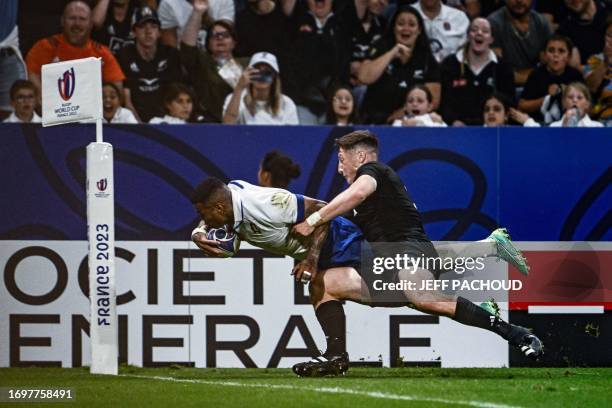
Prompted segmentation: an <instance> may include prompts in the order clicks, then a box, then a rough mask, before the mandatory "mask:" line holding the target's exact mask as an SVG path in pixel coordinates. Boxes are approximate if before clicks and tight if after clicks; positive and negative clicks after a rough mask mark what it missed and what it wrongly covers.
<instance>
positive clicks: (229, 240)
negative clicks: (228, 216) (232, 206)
mask: <svg viewBox="0 0 612 408" xmlns="http://www.w3.org/2000/svg"><path fill="white" fill-rule="evenodd" d="M206 238H207V239H209V240H211V241H217V242H218V243H219V249H220V250H221V251H222V252H223V255H222V256H223V257H225V258H230V257H232V256H234V255H235V254H236V252H238V249H239V248H240V238H238V235H237V234H236V233H235V232H233V231H228V230H227V229H226V228H211V229H209V230H208V231H207V232H206Z"/></svg>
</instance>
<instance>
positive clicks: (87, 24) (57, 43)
mask: <svg viewBox="0 0 612 408" xmlns="http://www.w3.org/2000/svg"><path fill="white" fill-rule="evenodd" d="M61 21H62V32H61V33H60V34H55V35H52V36H51V37H47V38H43V39H42V40H39V41H37V42H36V44H34V46H33V47H32V49H31V50H30V52H28V55H27V57H26V64H27V66H28V77H29V79H30V80H31V81H32V82H33V83H34V84H35V85H36V87H37V88H38V95H40V87H41V84H40V71H41V67H42V66H43V65H44V64H49V63H52V62H58V61H68V60H74V59H79V58H87V57H97V58H102V80H103V81H104V82H113V83H115V84H116V85H117V86H118V87H119V89H122V88H123V87H122V84H123V80H124V79H125V75H123V71H121V67H120V66H119V64H118V63H117V60H116V59H115V57H114V56H113V54H112V53H111V52H110V50H109V49H108V48H107V47H105V46H104V45H102V44H99V43H97V42H95V41H93V40H91V38H90V34H91V29H92V27H93V23H92V20H91V8H90V7H89V5H88V4H87V3H85V2H83V1H80V0H77V1H71V2H69V3H68V4H67V5H66V7H65V8H64V13H63V14H62V20H61Z"/></svg>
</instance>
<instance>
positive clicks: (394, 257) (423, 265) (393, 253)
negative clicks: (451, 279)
mask: <svg viewBox="0 0 612 408" xmlns="http://www.w3.org/2000/svg"><path fill="white" fill-rule="evenodd" d="M366 245H367V246H366ZM366 245H364V247H363V249H362V262H361V265H360V267H359V269H357V271H358V272H359V274H360V276H361V277H362V279H363V286H364V288H363V289H364V290H367V292H368V294H369V297H370V299H371V305H372V306H383V307H384V306H398V304H403V305H406V304H407V300H406V292H407V291H409V290H414V289H415V288H417V287H418V286H420V285H421V280H426V279H438V278H439V276H440V272H441V271H440V269H436V268H431V267H427V266H429V265H436V262H435V261H434V260H435V259H437V258H438V253H437V251H436V249H435V248H434V246H433V244H432V243H431V242H430V241H421V240H413V241H403V242H392V243H380V242H377V243H369V244H366ZM438 264H439V262H438ZM416 269H425V270H428V271H429V272H431V275H429V274H427V273H426V272H423V271H421V272H420V273H419V274H418V275H416V277H415V278H414V279H411V278H410V275H408V280H410V281H412V282H414V283H413V284H412V285H415V286H408V285H409V284H408V280H402V279H401V278H400V271H408V272H407V273H408V274H410V272H411V271H414V270H416ZM401 276H407V275H406V272H404V273H403V274H402V275H401ZM417 277H418V278H417ZM417 279H419V280H417ZM411 288H412V289H411Z"/></svg>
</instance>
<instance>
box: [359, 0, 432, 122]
mask: <svg viewBox="0 0 612 408" xmlns="http://www.w3.org/2000/svg"><path fill="white" fill-rule="evenodd" d="M359 80H360V81H361V82H363V83H365V84H368V90H367V91H366V94H365V97H364V101H363V105H362V107H361V108H362V112H363V114H362V117H364V118H365V123H386V122H387V119H388V118H389V116H390V115H391V114H392V113H393V112H394V111H395V110H396V109H398V108H399V109H402V106H403V105H404V102H405V100H406V92H407V91H408V89H409V88H411V87H412V86H413V85H414V84H417V83H425V85H427V87H428V88H429V90H430V92H431V94H432V104H433V109H434V110H435V109H437V107H438V104H439V101H440V67H439V66H438V63H437V62H436V60H435V58H434V57H433V55H432V54H431V50H430V48H429V41H428V39H427V34H425V32H424V31H423V20H422V19H421V15H420V14H419V12H418V11H417V10H416V9H414V8H413V7H411V6H401V7H399V8H398V9H397V12H396V13H395V15H394V16H393V18H392V19H391V22H390V24H389V29H388V30H387V32H386V33H385V36H384V37H383V38H381V39H380V40H379V41H378V42H377V43H376V44H375V45H374V47H373V49H372V52H371V55H370V59H368V60H365V61H364V62H363V64H362V65H361V67H360V68H359Z"/></svg>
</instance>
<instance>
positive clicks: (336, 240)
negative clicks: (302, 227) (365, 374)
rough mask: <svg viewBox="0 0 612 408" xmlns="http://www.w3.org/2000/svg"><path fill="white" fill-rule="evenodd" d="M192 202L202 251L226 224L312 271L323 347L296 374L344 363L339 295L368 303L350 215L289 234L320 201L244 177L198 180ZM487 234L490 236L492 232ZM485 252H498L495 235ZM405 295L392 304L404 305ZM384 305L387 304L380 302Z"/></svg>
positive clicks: (213, 247)
mask: <svg viewBox="0 0 612 408" xmlns="http://www.w3.org/2000/svg"><path fill="white" fill-rule="evenodd" d="M192 202H193V204H194V205H195V208H196V210H197V212H198V214H199V215H200V217H201V219H202V222H201V223H200V225H199V226H198V227H197V228H196V229H195V230H194V231H193V233H192V239H193V241H194V242H195V243H196V245H198V247H200V248H201V249H202V250H203V251H204V252H205V253H206V254H208V255H210V256H223V252H222V251H221V250H220V249H219V248H218V243H217V242H216V241H211V240H208V239H206V229H207V228H221V227H224V226H230V228H231V229H232V230H233V231H235V232H236V233H237V235H238V236H239V237H240V239H241V240H244V241H247V242H249V243H250V244H252V245H254V246H257V247H259V248H262V249H265V250H268V251H270V252H273V253H276V254H281V255H287V256H291V257H293V258H294V259H297V260H300V261H301V262H300V263H299V264H298V265H297V266H296V267H295V268H294V271H293V272H294V274H295V276H296V279H298V280H299V279H301V278H302V274H303V273H304V272H309V273H310V274H311V275H312V281H311V284H310V287H309V289H310V294H311V302H312V304H313V306H314V308H315V315H316V317H317V320H318V321H319V323H320V324H321V327H322V329H323V332H324V333H325V336H326V340H327V349H326V351H325V353H323V354H322V355H321V356H318V357H315V358H314V359H313V360H312V361H310V362H306V363H300V364H296V365H295V366H294V371H295V372H296V374H298V375H302V376H309V375H326V374H340V373H343V372H344V371H346V370H347V369H348V355H347V354H346V352H345V348H346V346H345V315H344V310H343V307H342V303H341V301H342V300H353V301H356V302H359V303H365V304H371V305H372V306H377V305H378V306H381V305H382V304H380V303H379V304H373V303H372V302H371V300H372V299H371V297H370V293H369V289H368V288H369V285H371V282H364V278H363V277H362V276H360V269H361V249H362V248H361V247H362V244H363V235H362V233H361V231H360V230H359V229H358V228H357V227H356V226H355V225H354V224H353V223H352V222H350V221H348V220H346V219H345V218H342V217H335V218H334V219H333V220H331V222H329V223H322V224H321V225H320V226H318V227H317V228H316V229H315V230H314V233H312V234H311V237H310V239H309V240H308V241H305V240H304V239H303V237H301V236H298V235H295V234H292V233H291V227H292V226H293V225H294V224H295V223H297V222H300V221H302V220H303V219H305V218H306V217H308V216H309V215H311V214H312V213H314V212H316V211H317V210H319V209H321V208H323V207H324V205H325V203H323V202H321V201H318V200H315V199H311V198H308V197H304V196H301V195H299V194H292V193H290V192H288V191H286V190H282V189H275V188H263V187H257V186H254V185H251V184H249V183H246V182H244V181H232V182H230V183H229V184H228V185H225V184H224V183H223V182H222V181H220V180H218V179H215V178H209V179H207V180H206V181H204V182H203V183H202V184H200V185H199V186H198V187H197V188H196V190H195V193H194V195H193V197H192ZM493 235H494V234H492V235H491V236H493ZM490 242H492V243H493V244H492V246H493V250H492V253H491V254H490V256H498V257H499V255H498V254H497V251H499V250H500V249H501V248H498V247H497V244H496V243H495V241H494V240H492V239H491V240H490ZM406 305H408V301H407V300H406V299H404V298H401V300H399V303H397V302H395V303H394V304H393V306H406ZM384 306H389V304H385V305H384Z"/></svg>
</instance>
